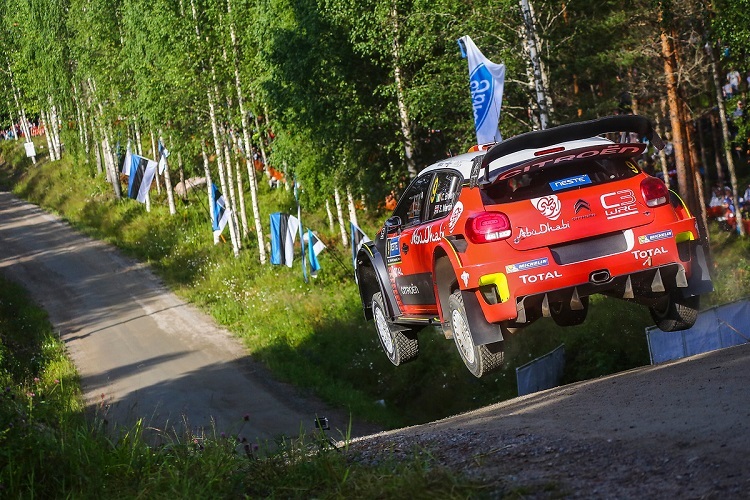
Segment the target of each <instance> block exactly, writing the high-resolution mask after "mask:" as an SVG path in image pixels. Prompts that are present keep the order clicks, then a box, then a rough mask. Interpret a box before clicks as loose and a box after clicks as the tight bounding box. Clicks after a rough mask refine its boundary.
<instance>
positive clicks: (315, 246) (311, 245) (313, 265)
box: [304, 229, 326, 278]
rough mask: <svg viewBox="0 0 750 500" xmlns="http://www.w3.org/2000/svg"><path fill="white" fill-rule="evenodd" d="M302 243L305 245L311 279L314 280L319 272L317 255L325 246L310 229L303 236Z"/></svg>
mask: <svg viewBox="0 0 750 500" xmlns="http://www.w3.org/2000/svg"><path fill="white" fill-rule="evenodd" d="M304 242H305V244H306V245H307V256H308V258H309V260H310V275H311V276H312V277H313V278H316V277H317V276H318V271H320V263H319V262H318V255H319V254H320V252H322V251H323V249H324V248H326V246H325V245H324V244H323V242H322V241H320V240H319V239H318V237H317V236H315V234H314V233H313V232H312V231H311V230H310V229H308V230H307V232H306V233H305V235H304Z"/></svg>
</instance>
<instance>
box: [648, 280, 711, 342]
mask: <svg viewBox="0 0 750 500" xmlns="http://www.w3.org/2000/svg"><path fill="white" fill-rule="evenodd" d="M699 307H700V296H698V295H695V296H693V297H683V296H682V294H681V293H680V292H679V291H678V290H673V291H671V292H669V293H667V294H666V295H665V296H664V297H662V298H661V299H659V301H658V302H656V303H655V304H654V305H652V306H650V307H649V308H648V310H649V312H650V313H651V318H652V319H653V320H654V322H655V323H656V326H658V327H659V329H660V330H661V331H663V332H675V331H678V330H687V329H688V328H690V327H691V326H693V325H694V324H695V320H696V319H698V308H699Z"/></svg>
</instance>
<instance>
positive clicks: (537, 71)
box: [520, 0, 549, 130]
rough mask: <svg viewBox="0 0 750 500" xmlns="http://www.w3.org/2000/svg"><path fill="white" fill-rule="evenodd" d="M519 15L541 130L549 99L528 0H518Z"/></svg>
mask: <svg viewBox="0 0 750 500" xmlns="http://www.w3.org/2000/svg"><path fill="white" fill-rule="evenodd" d="M520 5H521V15H522V16H523V24H524V28H525V33H526V46H527V49H526V50H527V53H528V54H529V60H530V62H531V68H532V72H533V75H534V90H535V93H536V104H537V108H538V109H539V125H540V127H541V129H542V130H544V129H546V128H547V126H548V125H549V111H548V109H549V107H548V104H549V100H548V98H547V94H546V92H545V86H544V76H543V73H544V71H543V69H542V62H541V58H540V57H539V47H538V46H537V35H536V23H535V22H534V15H533V11H532V7H531V3H530V1H529V0H520Z"/></svg>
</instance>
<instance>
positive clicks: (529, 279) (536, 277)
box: [519, 271, 563, 285]
mask: <svg viewBox="0 0 750 500" xmlns="http://www.w3.org/2000/svg"><path fill="white" fill-rule="evenodd" d="M562 277H563V275H562V274H561V273H560V271H549V272H546V273H539V274H521V275H520V276H519V278H521V281H523V284H524V285H526V284H528V283H537V282H540V281H547V280H552V279H556V278H562Z"/></svg>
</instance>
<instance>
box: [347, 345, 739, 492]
mask: <svg viewBox="0 0 750 500" xmlns="http://www.w3.org/2000/svg"><path fill="white" fill-rule="evenodd" d="M415 446H416V447H418V448H424V449H425V450H429V451H430V453H431V454H432V455H433V456H435V457H438V459H439V460H440V462H441V463H443V464H445V465H448V466H449V467H451V468H453V469H457V470H463V471H465V472H466V473H468V474H469V475H471V476H475V477H481V478H482V479H483V481H485V482H486V483H487V484H488V489H487V493H488V496H502V495H503V494H509V493H516V494H519V495H520V496H521V497H523V498H559V497H573V498H680V499H683V498H717V499H718V498H721V499H726V498H738V499H739V498H748V497H750V344H744V345H742V346H738V347H733V348H728V349H723V350H720V351H714V352H711V353H707V354H702V355H699V356H695V357H692V358H687V359H682V360H679V361H675V362H671V363H665V364H663V365H657V366H647V367H642V368H638V369H634V370H630V371H627V372H623V373H619V374H615V375H611V376H608V377H602V378H599V379H596V380H590V381H586V382H580V383H577V384H572V385H568V386H565V387H559V388H556V389H551V390H548V391H544V392H540V393H536V394H531V395H528V396H525V397H521V398H516V399H513V400H511V401H505V402H503V403H499V404H496V405H493V406H488V407H486V408H482V409H480V410H476V411H473V412H470V413H466V414H462V415H458V416H455V417H451V418H448V419H444V420H441V421H438V422H434V423H431V424H426V425H421V426H415V427H410V428H407V429H401V430H397V431H391V432H387V433H383V434H380V435H376V436H369V437H365V438H362V439H361V440H358V441H357V442H356V443H355V444H354V449H355V450H358V451H360V452H361V453H362V457H363V458H362V459H363V460H365V461H374V460H379V459H380V456H379V454H378V453H379V451H381V450H391V449H396V450H400V451H402V452H404V451H408V450H411V449H413V448H414V447H415Z"/></svg>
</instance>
